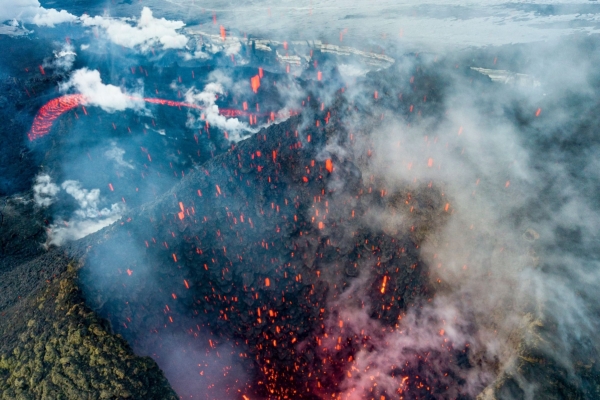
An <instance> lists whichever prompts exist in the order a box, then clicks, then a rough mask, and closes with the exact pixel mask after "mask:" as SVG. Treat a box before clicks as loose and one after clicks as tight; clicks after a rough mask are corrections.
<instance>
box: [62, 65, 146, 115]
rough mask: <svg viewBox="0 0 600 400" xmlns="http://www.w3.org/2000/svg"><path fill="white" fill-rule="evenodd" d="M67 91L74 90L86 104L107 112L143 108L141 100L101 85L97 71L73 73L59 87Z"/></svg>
mask: <svg viewBox="0 0 600 400" xmlns="http://www.w3.org/2000/svg"><path fill="white" fill-rule="evenodd" d="M69 89H75V90H76V91H77V92H79V93H81V94H82V95H84V96H85V99H86V102H87V104H90V105H93V106H98V107H101V108H102V109H103V110H104V111H107V112H115V111H123V110H125V109H127V108H133V109H140V108H142V107H143V101H142V100H141V98H139V97H137V98H134V97H133V96H131V95H129V94H127V93H125V92H123V90H121V88H119V87H117V86H114V85H111V84H104V83H102V79H101V78H100V72H99V71H97V70H89V69H87V68H82V69H78V70H77V71H75V72H73V74H72V75H71V77H70V78H69V80H68V81H67V82H65V83H62V84H61V85H60V90H61V91H63V92H66V91H67V90H69Z"/></svg>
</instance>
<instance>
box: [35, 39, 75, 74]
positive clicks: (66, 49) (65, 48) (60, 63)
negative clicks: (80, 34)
mask: <svg viewBox="0 0 600 400" xmlns="http://www.w3.org/2000/svg"><path fill="white" fill-rule="evenodd" d="M53 53H54V58H48V59H45V60H44V64H43V67H44V69H49V68H53V69H55V70H57V71H58V72H67V71H70V70H71V68H72V67H73V64H74V63H75V58H76V57H77V53H75V48H74V47H73V46H72V45H71V44H69V43H66V44H63V45H62V46H61V49H60V50H54V51H53Z"/></svg>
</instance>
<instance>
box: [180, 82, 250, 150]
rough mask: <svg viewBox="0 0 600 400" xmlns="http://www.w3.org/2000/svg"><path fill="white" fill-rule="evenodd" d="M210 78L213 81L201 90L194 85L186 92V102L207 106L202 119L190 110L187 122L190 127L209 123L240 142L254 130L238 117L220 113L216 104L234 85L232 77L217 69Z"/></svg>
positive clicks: (230, 138) (229, 137)
mask: <svg viewBox="0 0 600 400" xmlns="http://www.w3.org/2000/svg"><path fill="white" fill-rule="evenodd" d="M208 80H209V81H212V82H210V83H208V84H207V85H206V86H204V89H203V90H202V91H201V92H200V91H198V90H197V89H196V88H194V87H192V88H190V89H188V90H187V92H186V93H185V101H186V102H188V103H191V104H198V105H201V106H204V107H205V108H204V110H203V111H202V115H201V117H200V119H196V118H195V117H194V116H193V114H192V113H193V112H192V111H190V113H189V115H188V122H187V125H188V127H192V126H199V127H201V126H202V125H203V124H205V123H208V124H210V125H212V126H215V127H217V128H219V129H221V130H223V131H224V132H227V135H228V139H229V140H231V141H233V142H238V141H240V140H242V139H244V138H245V137H248V135H249V133H250V132H252V131H253V130H252V129H250V127H249V126H248V125H247V124H245V123H243V122H241V121H240V120H239V119H238V118H227V117H226V116H224V115H221V114H219V106H217V104H216V101H217V98H218V97H219V95H221V96H222V95H224V93H225V87H228V86H231V85H232V80H231V78H229V77H228V76H227V75H225V74H224V73H223V72H221V71H219V70H216V71H214V72H212V73H211V74H209V76H208Z"/></svg>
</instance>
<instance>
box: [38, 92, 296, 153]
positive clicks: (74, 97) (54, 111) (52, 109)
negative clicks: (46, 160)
mask: <svg viewBox="0 0 600 400" xmlns="http://www.w3.org/2000/svg"><path fill="white" fill-rule="evenodd" d="M130 99H132V100H138V101H139V100H143V101H145V102H146V103H152V104H160V105H164V106H170V107H186V108H194V109H197V110H203V109H204V107H202V106H199V105H197V104H192V103H185V102H181V101H173V100H166V99H159V98H150V97H145V98H143V99H142V98H139V97H130ZM85 103H86V99H85V96H83V95H82V94H67V95H64V96H61V97H58V98H56V99H52V100H50V101H49V102H47V103H46V104H44V105H43V106H42V108H40V109H39V111H38V112H37V114H36V115H35V119H34V120H33V124H32V125H31V129H30V130H29V133H28V134H27V136H28V137H29V140H31V141H33V140H35V139H38V138H41V137H42V136H45V135H47V134H48V133H49V132H50V129H51V128H52V124H53V123H54V121H55V120H56V119H57V118H58V117H60V116H61V115H62V114H64V113H65V112H67V111H69V110H72V109H73V108H76V107H79V106H82V105H85ZM84 112H85V111H84ZM219 114H221V115H224V116H226V117H230V118H232V117H239V116H250V117H252V114H251V113H249V112H247V111H242V110H237V109H234V108H223V109H219ZM292 114H293V113H292ZM254 118H255V121H256V116H255V117H254Z"/></svg>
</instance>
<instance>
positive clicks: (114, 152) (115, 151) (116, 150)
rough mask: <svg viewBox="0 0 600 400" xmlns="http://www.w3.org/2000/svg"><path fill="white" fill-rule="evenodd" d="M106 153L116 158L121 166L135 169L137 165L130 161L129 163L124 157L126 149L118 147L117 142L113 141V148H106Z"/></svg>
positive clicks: (112, 158) (111, 157)
mask: <svg viewBox="0 0 600 400" xmlns="http://www.w3.org/2000/svg"><path fill="white" fill-rule="evenodd" d="M104 155H105V156H106V157H107V158H108V159H110V160H114V161H115V163H116V164H117V165H118V166H120V167H124V168H129V169H135V167H134V166H133V165H131V164H130V163H128V162H127V161H125V160H124V159H123V156H124V155H125V150H123V149H122V148H120V147H118V146H117V144H116V143H115V142H112V143H111V148H110V149H109V150H106V151H105V152H104Z"/></svg>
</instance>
